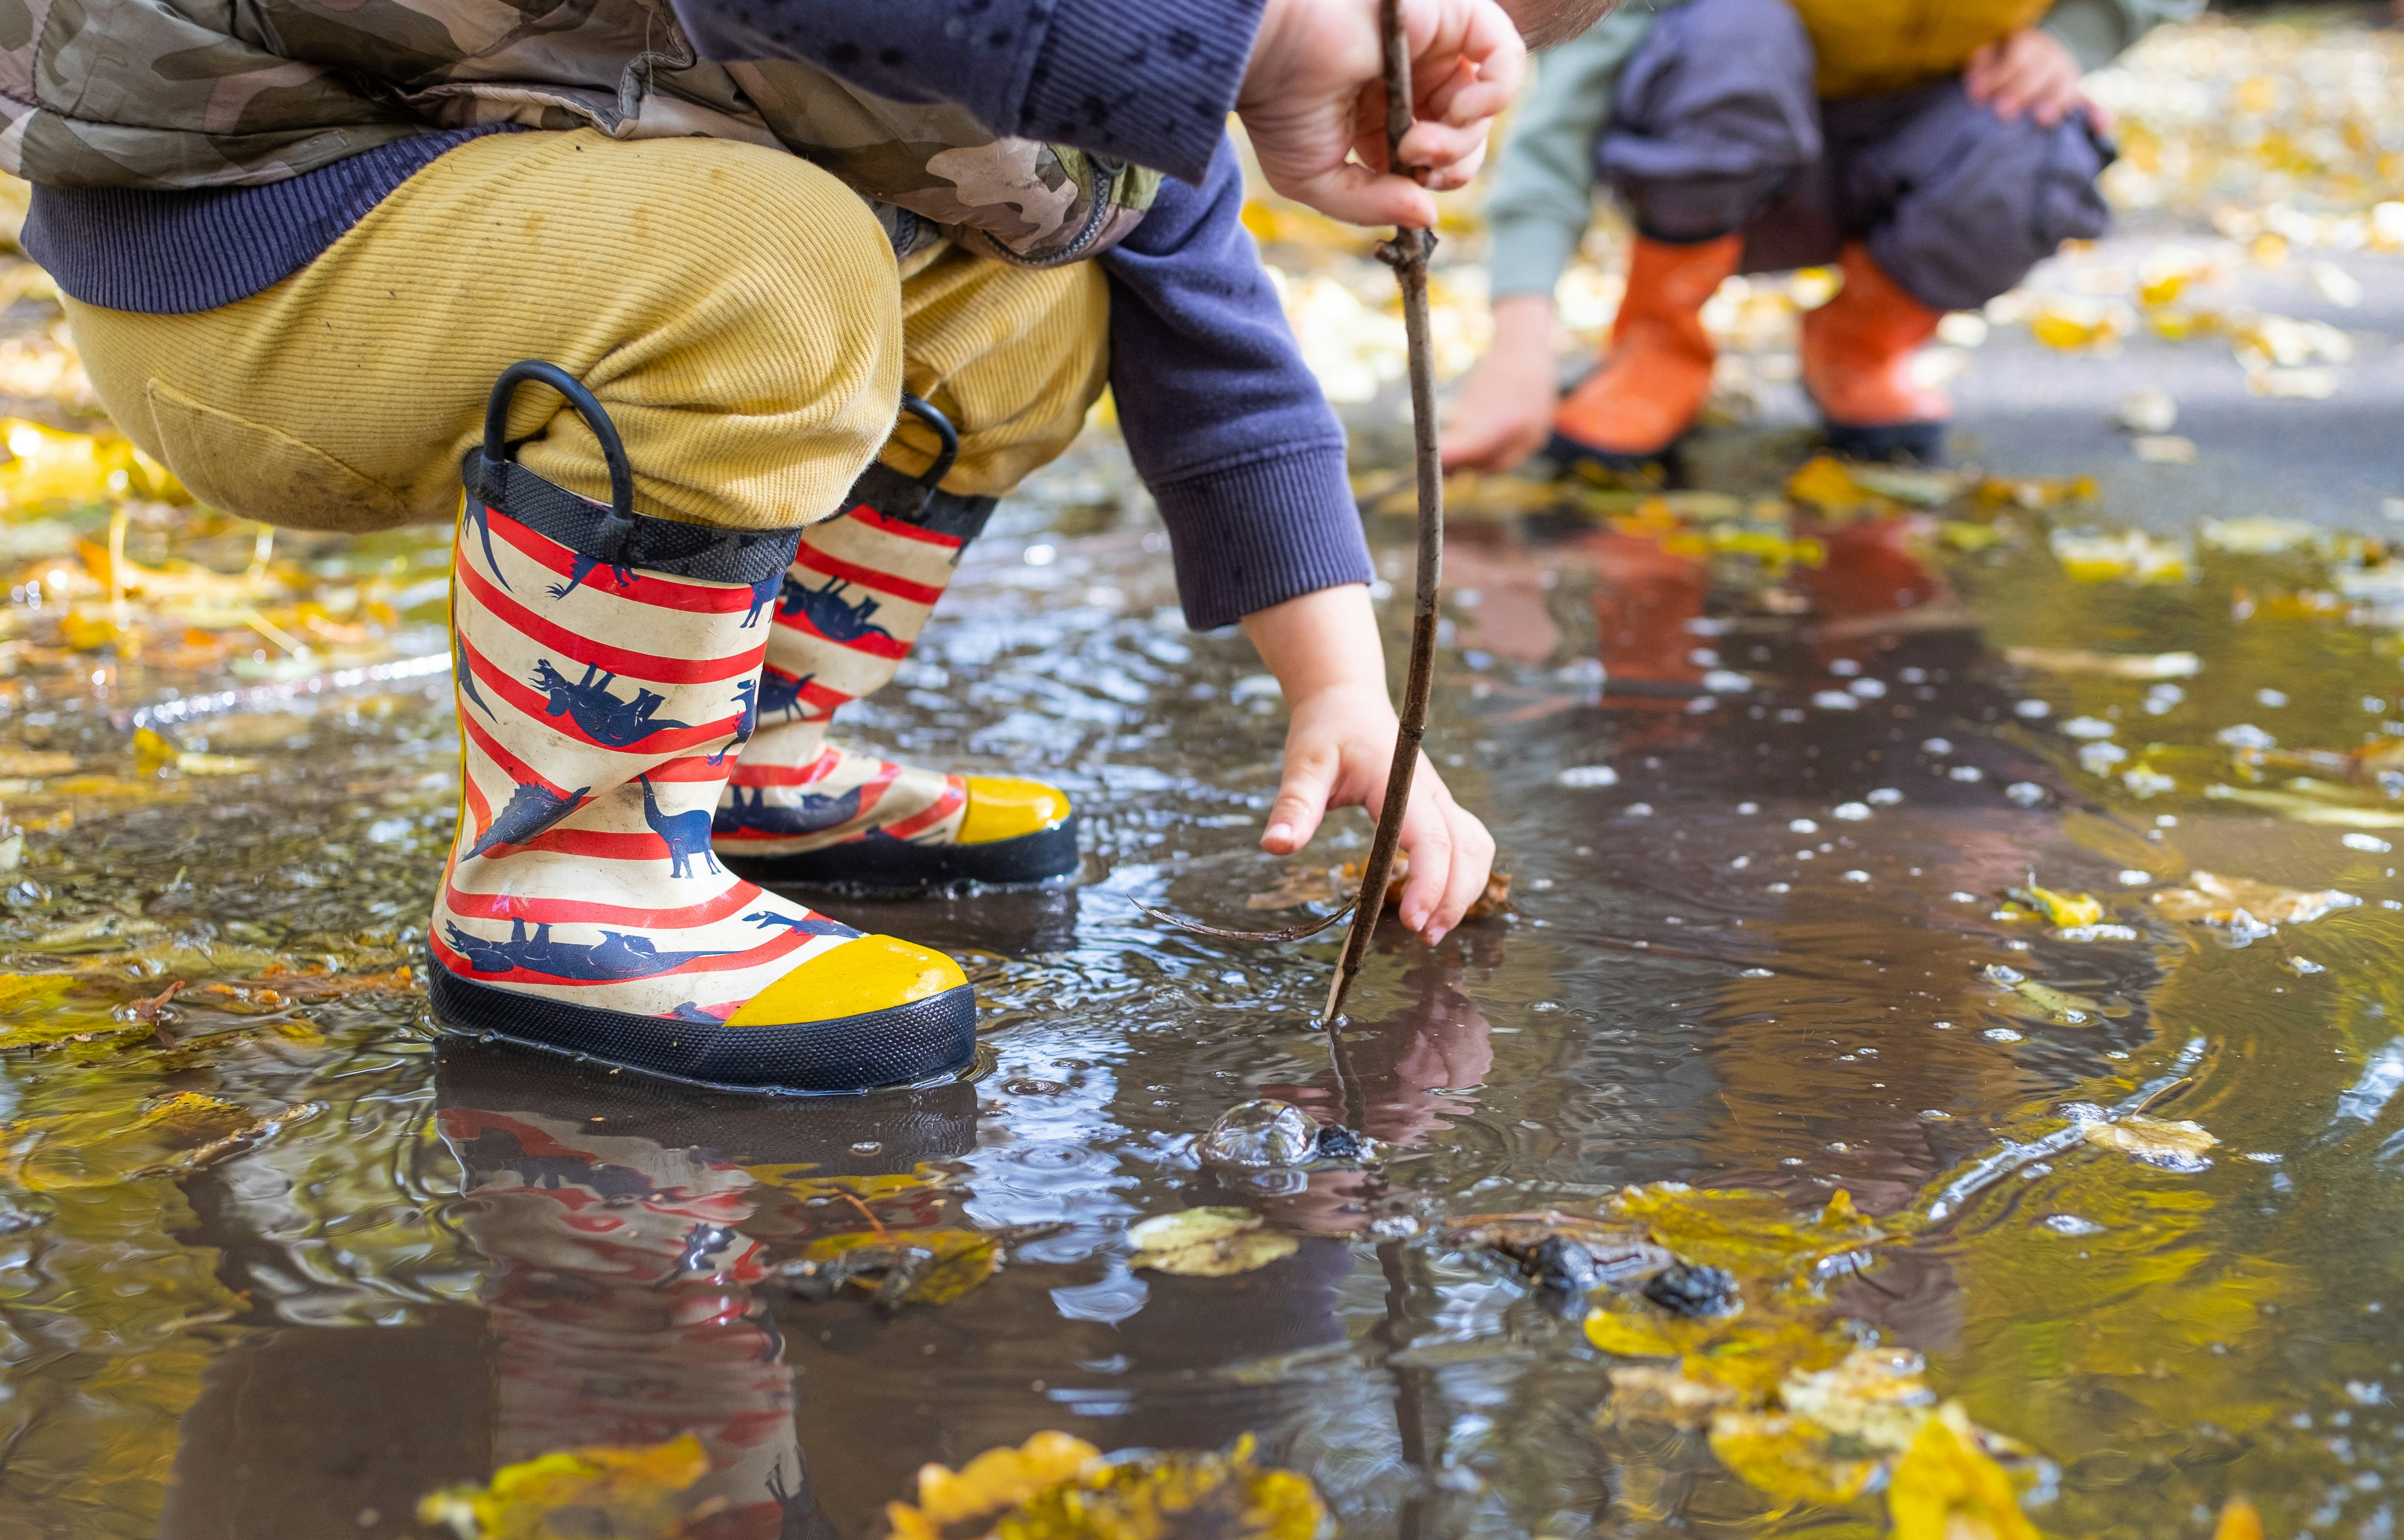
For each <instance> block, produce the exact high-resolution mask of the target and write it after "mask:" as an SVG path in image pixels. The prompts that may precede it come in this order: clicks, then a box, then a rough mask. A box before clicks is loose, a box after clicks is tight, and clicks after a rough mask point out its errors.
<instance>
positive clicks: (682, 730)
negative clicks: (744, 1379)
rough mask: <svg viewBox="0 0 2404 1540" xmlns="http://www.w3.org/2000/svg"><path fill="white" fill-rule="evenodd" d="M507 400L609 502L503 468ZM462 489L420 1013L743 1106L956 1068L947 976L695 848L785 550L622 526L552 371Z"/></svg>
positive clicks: (571, 389)
mask: <svg viewBox="0 0 2404 1540" xmlns="http://www.w3.org/2000/svg"><path fill="white" fill-rule="evenodd" d="M523 380H535V381H538V382H540V383H541V384H543V385H549V386H551V387H552V388H553V389H555V390H557V391H559V392H560V393H561V394H562V395H564V396H566V398H567V399H568V400H569V401H570V402H571V403H572V404H574V405H575V406H576V408H577V409H578V410H579V412H580V413H581V414H582V415H583V416H584V418H585V420H586V421H587V422H588V423H589V424H590V425H591V426H592V427H593V430H594V433H595V434H596V435H598V436H599V438H600V439H601V441H602V445H603V450H604V453H605V454H606V455H607V456H608V462H609V471H610V483H611V506H610V507H609V508H607V509H604V508H600V507H597V506H596V505H594V504H593V503H591V502H588V501H586V500H585V499H583V498H581V497H575V496H573V495H571V494H569V493H567V492H566V491H565V490H563V489H561V488H560V487H557V486H554V485H553V484H552V483H549V482H546V481H544V480H542V479H541V478H540V477H538V476H536V475H534V474H533V473H531V472H529V471H527V470H526V469H524V467H522V466H519V465H517V464H516V463H514V461H513V460H511V458H510V450H509V449H508V447H507V446H505V445H504V444H503V443H502V437H503V424H504V422H505V420H506V416H507V410H508V403H509V397H510V393H511V391H512V390H513V389H514V388H515V386H516V385H518V384H519V383H520V382H521V381H523ZM467 478H468V497H467V504H466V510H465V511H464V513H463V515H462V517H461V519H460V524H459V534H458V539H457V548H456V553H455V558H454V567H453V572H454V577H453V586H452V617H453V628H454V643H453V645H454V651H455V659H454V661H455V664H456V686H455V688H456V692H457V705H458V711H459V729H460V732H459V735H460V748H461V760H462V766H461V809H460V819H459V833H458V836H457V840H456V842H455V843H454V846H453V847H452V853H451V862H450V865H449V867H448V869H447V870H446V871H445V872H444V873H443V876H442V887H441V891H440V895H439V896H438V897H437V898H436V900H435V904H434V917H433V920H432V923H431V924H430V925H429V927H428V929H427V945H428V949H429V951H430V952H431V953H432V963H433V966H432V969H431V980H432V995H433V1005H434V1013H435V1015H436V1018H437V1019H438V1020H439V1021H440V1023H441V1024H442V1025H443V1026H444V1027H445V1028H446V1029H450V1030H453V1031H457V1032H468V1033H474V1034H478V1035H483V1036H495V1037H500V1038H506V1039H509V1040H510V1041H513V1042H517V1043H525V1044H529V1045H532V1046H536V1047H539V1048H547V1049H551V1050H553V1051H555V1052H560V1053H565V1054H570V1055H574V1056H577V1057H586V1058H592V1059H598V1060H603V1061H607V1062H608V1063H611V1064H616V1065H622V1066H624V1067H627V1068H630V1069H636V1070H641V1071H648V1072H650V1073H653V1074H658V1075H662V1076H664V1077H667V1078H670V1079H677V1080H683V1081H688V1082H692V1083H696V1084H702V1085H715V1086H720V1087H727V1088H734V1089H745V1090H754V1091H771V1092H826V1091H850V1090H860V1089H864V1088H867V1087H869V1086H874V1085H890V1084H896V1083H906V1082H914V1081H919V1080H924V1079H927V1078H929V1077H931V1076H937V1075H942V1074H945V1073H950V1072H954V1071H958V1070H960V1069H962V1068H964V1067H966V1065H967V1064H968V1063H969V1061H970V1059H971V1057H973V1052H974V1045H975V1016H976V1004H975V998H974V995H973V993H972V992H971V989H970V987H969V986H968V983H967V981H966V979H965V978H964V977H963V976H962V975H961V973H960V970H959V968H958V966H957V964H956V963H954V962H953V961H952V959H949V958H947V957H944V956H943V955H942V954H941V953H938V952H932V951H929V950H927V949H926V948H924V947H920V946H915V945H910V944H909V943H907V942H902V941H897V940H895V939H893V938H892V937H890V936H872V935H862V934H860V932H859V931H854V930H851V929H850V928H848V927H847V926H844V925H841V924H838V923H837V922H835V921H833V920H832V919H828V918H827V917H824V916H822V915H818V914H815V913H813V912H812V911H811V910H809V909H807V908H805V907H804V906H803V905H801V904H798V903H791V902H789V901H786V900H782V899H778V898H776V897H775V896H773V895H771V894H768V893H764V892H762V891H761V889H758V888H755V887H753V886H752V885H751V884H749V883H748V882H744V881H741V880H739V879H738V878H736V877H734V875H730V874H729V873H728V872H727V871H726V870H725V869H724V867H723V866H721V865H720V862H719V861H718V859H717V857H716V856H715V854H714V853H713V852H712V849H711V839H710V824H711V819H712V813H713V810H714V809H715V808H716V807H717V805H718V802H719V797H720V791H721V789H722V788H723V787H724V786H725V784H726V778H727V775H728V773H729V771H730V770H731V769H732V768H733V765H734V753H735V751H736V749H738V748H739V747H740V746H741V744H742V742H743V740H744V738H745V737H746V736H747V735H748V734H749V733H750V731H751V729H752V727H753V725H754V723H755V721H756V720H757V715H758V706H759V701H758V691H759V681H760V661H761V656H762V651H764V649H765V646H766V643H767V638H768V636H769V633H770V630H771V627H770V625H769V623H768V612H769V609H770V607H771V605H772V604H774V602H775V600H776V595H777V593H778V591H779V590H780V588H781V587H782V584H783V575H784V572H785V568H786V566H787V564H788V562H789V561H790V556H791V552H792V541H793V536H792V535H791V534H790V532H785V533H771V534H743V533H735V532H730V531H725V530H719V529H709V528H704V527H702V526H700V525H689V524H679V523H674V522H671V521H668V520H664V519H656V518H650V517H647V516H644V515H641V514H638V513H636V512H635V511H634V478H633V476H632V474H631V472H630V471H629V469H628V468H627V465H626V460H625V453H624V451H623V449H622V448H621V447H620V445H619V442H618V440H617V434H616V432H615V430H614V429H613V428H612V427H610V425H609V422H608V416H607V415H606V414H605V413H603V411H602V409H601V407H600V404H599V403H598V402H597V401H595V400H594V399H593V398H592V396H591V395H589V394H588V393H587V392H586V391H585V390H584V388H583V387H582V386H581V385H579V384H577V382H576V381H575V380H574V379H573V378H571V377H570V376H568V375H567V374H566V373H565V372H564V371H560V370H558V369H555V368H553V367H552V366H551V365H548V364H539V363H522V364H516V365H512V366H511V367H510V369H509V370H508V371H506V372H504V373H503V374H502V376H501V380H500V383H499V384H498V385H496V387H495V389H494V396H493V405H492V409H491V411H490V413H489V414H488V416H487V418H486V425H485V441H484V445H483V448H482V451H481V453H479V454H472V455H469V456H468V465H467Z"/></svg>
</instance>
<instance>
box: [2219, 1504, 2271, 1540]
mask: <svg viewBox="0 0 2404 1540" xmlns="http://www.w3.org/2000/svg"><path fill="white" fill-rule="evenodd" d="M2212 1540H2262V1516H2261V1514H2259V1513H2258V1512H2257V1511H2256V1510H2255V1507H2254V1505H2253V1504H2251V1503H2248V1502H2247V1501H2245V1499H2243V1497H2232V1498H2230V1499H2229V1501H2228V1503H2227V1504H2225V1505H2223V1506H2222V1507H2221V1510H2220V1522H2219V1523H2217V1524H2215V1525H2214V1526H2213V1528H2212Z"/></svg>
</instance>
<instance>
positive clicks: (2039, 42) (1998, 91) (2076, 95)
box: [1962, 27, 2102, 128]
mask: <svg viewBox="0 0 2404 1540" xmlns="http://www.w3.org/2000/svg"><path fill="white" fill-rule="evenodd" d="M2079 73H2080V72H2079V68H2078V61H2077V60H2076V59H2074V58H2072V57H2071V53H2070V50H2069V49H2066V48H2064V47H2063V46H2062V44H2061V42H2060V41H2059V40H2057V39H2056V38H2055V37H2054V35H2052V34H2051V33H2048V32H2040V31H2038V30H2037V29H2035V28H2034V27H2027V28H2023V29H2021V30H2020V31H2019V32H2016V33H2013V34H2012V35H2009V36H2008V37H2005V38H2003V39H2001V40H2000V41H1997V42H1993V43H1989V44H1988V45H1987V46H1986V47H1984V48H1982V49H1979V50H1978V52H1976V53H1974V54H1972V55H1970V67H1969V68H1968V69H1967V70H1965V71H1964V73H1963V77H1962V84H1963V87H1964V89H1965V90H1967V91H1969V93H1970V100H1972V101H1973V102H1984V103H1986V104H1987V105H1989V106H1991V107H1992V108H1994V109H1995V116H1996V117H1998V118H2001V119H2004V120H2005V121H2006V122H2008V121H2010V120H2011V119H2015V118H2018V117H2019V116H2020V114H2021V113H2023V112H2025V113H2027V114H2029V115H2030V116H2032V117H2034V119H2036V120H2037V121H2038V122H2039V123H2042V124H2044V125H2045V126H2046V127H2047V128H2052V127H2053V126H2054V125H2055V124H2057V123H2059V122H2061V121H2062V119H2065V118H2067V117H2069V116H2070V115H2071V114H2072V113H2074V112H2078V111H2082V110H2083V111H2085V112H2086V113H2087V114H2088V115H2089V116H2090V119H2091V118H2093V117H2094V115H2095V111H2096V109H2095V107H2094V106H2093V105H2091V104H2090V103H2089V102H2088V100H2087V93H2086V91H2083V90H2081V89H2080V87H2079ZM2097 126H2098V127H2099V128H2100V127H2101V126H2102V124H2101V123H2100V122H2099V123H2098V124H2097Z"/></svg>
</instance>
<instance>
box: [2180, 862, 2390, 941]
mask: <svg viewBox="0 0 2404 1540" xmlns="http://www.w3.org/2000/svg"><path fill="white" fill-rule="evenodd" d="M2153 902H2154V906H2155V907H2156V908H2157V909H2159V910H2160V911H2161V913H2162V915H2163V916H2164V917H2167V918H2170V919H2191V920H2201V921H2202V922H2203V923H2204V924H2206V925H2218V926H2224V927H2225V926H2228V925H2229V924H2230V923H2232V921H2233V920H2234V919H2235V917H2237V915H2238V914H2239V913H2240V912H2241V911H2242V912H2243V913H2244V914H2246V915H2249V916H2251V917H2253V918H2255V919H2256V920H2258V921H2262V922H2265V923H2268V924H2272V925H2302V924H2305V923H2307V922H2309V921H2312V920H2315V919H2318V918H2320V917H2322V916H2323V915H2326V914H2327V913H2329V912H2330V911H2331V910H2335V909H2352V908H2355V907H2357V906H2358V905H2360V903H2362V900H2360V899H2359V898H2356V897H2355V895H2354V894H2352V893H2343V892H2340V891H2338V890H2337V889H2334V888H2324V889H2320V890H2319V891H2317V892H2306V891H2303V890H2302V889H2295V888H2280V887H2276V886H2274V885H2272V884H2271V883H2267V882H2256V881H2253V880H2252V879H2250V878H2247V877H2224V876H2216V875H2214V874H2212V873H2210V872H2190V873H2188V874H2187V881H2186V882H2184V883H2183V884H2181V885H2180V886H2178V887H2176V888H2166V889H2162V890H2161V891H2160V892H2158V893H2156V894H2154V895H2153Z"/></svg>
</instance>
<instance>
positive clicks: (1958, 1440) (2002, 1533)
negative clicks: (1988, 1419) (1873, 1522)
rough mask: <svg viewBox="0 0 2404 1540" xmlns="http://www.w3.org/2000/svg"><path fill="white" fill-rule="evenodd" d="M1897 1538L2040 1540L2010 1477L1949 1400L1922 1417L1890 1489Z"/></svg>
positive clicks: (1888, 1510) (1891, 1508)
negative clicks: (2023, 1511) (1924, 1417)
mask: <svg viewBox="0 0 2404 1540" xmlns="http://www.w3.org/2000/svg"><path fill="white" fill-rule="evenodd" d="M1887 1512H1888V1514H1889V1516H1890V1517H1891V1518H1892V1519H1894V1540H2039V1536H2038V1534H2037V1530H2036V1526H2035V1525H2034V1524H2032V1523H2030V1522H2029V1519H2028V1516H2027V1515H2026V1514H2024V1513H2022V1512H2021V1511H2020V1499H2019V1498H2018V1497H2017V1496H2016V1495H2015V1494H2014V1493H2013V1491H2012V1481H2011V1477H2008V1476H2006V1474H2004V1468H2003V1467H2002V1466H2001V1465H1998V1464H1997V1463H1995V1462H1994V1461H1993V1460H1992V1459H1991V1458H1989V1457H1988V1455H1987V1453H1986V1451H1985V1450H1983V1449H1979V1448H1978V1437H1977V1435H1976V1433H1975V1432H1974V1431H1973V1430H1972V1428H1971V1426H1970V1421H1969V1419H1968V1418H1967V1417H1965V1416H1964V1415H1963V1413H1962V1409H1961V1407H1958V1406H1956V1405H1954V1404H1952V1403H1950V1402H1949V1403H1948V1404H1947V1405H1946V1406H1945V1407H1942V1408H1941V1409H1939V1410H1938V1412H1937V1413H1936V1416H1934V1417H1931V1418H1929V1419H1928V1420H1927V1421H1924V1422H1922V1424H1921V1427H1920V1432H1919V1434H1918V1435H1917V1436H1915V1437H1914V1438H1913V1439H1912V1441H1911V1447H1910V1449H1908V1450H1906V1451H1905V1453H1904V1457H1903V1459H1902V1461H1901V1462H1900V1463H1897V1464H1896V1466H1895V1468H1894V1483H1893V1485H1892V1486H1890V1487H1889V1488H1888V1489H1887Z"/></svg>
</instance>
